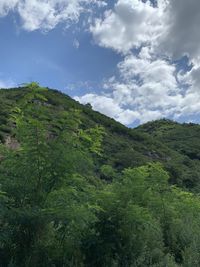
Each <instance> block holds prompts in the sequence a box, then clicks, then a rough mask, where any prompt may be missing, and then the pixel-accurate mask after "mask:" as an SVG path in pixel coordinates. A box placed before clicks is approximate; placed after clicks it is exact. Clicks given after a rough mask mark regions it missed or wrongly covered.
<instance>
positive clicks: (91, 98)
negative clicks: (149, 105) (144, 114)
mask: <svg viewBox="0 0 200 267" xmlns="http://www.w3.org/2000/svg"><path fill="white" fill-rule="evenodd" d="M75 99H76V100H77V101H79V102H80V103H82V104H87V103H90V104H91V105H92V107H93V109H94V110H97V111H99V112H101V113H103V114H105V115H107V116H109V117H111V118H114V119H116V120H118V121H120V122H121V123H124V124H127V125H128V124H131V123H132V122H133V121H135V120H136V119H137V117H138V116H139V114H138V112H135V111H132V110H129V109H126V110H125V109H123V108H121V107H120V105H119V103H117V102H116V101H115V100H114V99H113V98H112V97H111V96H105V95H97V94H86V95H84V96H81V97H75Z"/></svg>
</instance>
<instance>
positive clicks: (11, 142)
mask: <svg viewBox="0 0 200 267" xmlns="http://www.w3.org/2000/svg"><path fill="white" fill-rule="evenodd" d="M5 145H6V146H7V147H8V148H10V149H13V150H15V149H18V148H19V146H20V144H19V142H18V141H17V140H16V139H15V138H13V137H11V136H9V135H8V136H7V137H6V139H5Z"/></svg>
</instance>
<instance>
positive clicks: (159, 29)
mask: <svg viewBox="0 0 200 267" xmlns="http://www.w3.org/2000/svg"><path fill="white" fill-rule="evenodd" d="M199 25H200V1H199V0H191V1H188V0H181V1H177V0H157V5H152V2H151V1H148V0H147V1H142V0H118V1H117V2H116V4H115V6H114V9H113V10H108V11H106V12H105V13H104V16H103V17H101V18H99V19H96V20H95V23H94V24H93V25H92V26H91V27H90V31H91V33H92V34H93V37H94V39H95V41H96V43H97V44H98V45H100V46H103V47H106V48H112V49H114V50H115V51H117V52H119V53H121V54H122V55H124V60H122V62H120V63H119V64H118V70H119V77H120V78H119V77H114V78H113V77H112V79H110V81H109V82H108V83H107V84H106V85H105V88H106V90H108V88H110V94H111V95H112V98H113V99H114V101H115V102H116V103H118V105H120V107H123V108H124V109H126V108H129V109H130V110H132V111H134V112H138V113H139V117H138V119H140V121H141V122H144V121H147V120H151V119H156V118H159V117H173V118H179V117H181V116H188V115H194V114H199V113H200V46H199V43H200V35H199ZM133 48H137V49H141V51H140V53H139V56H137V53H136V52H133ZM184 55H187V56H188V58H189V61H190V62H191V63H192V64H193V67H192V69H191V71H188V72H187V71H185V70H184V67H183V66H182V70H179V72H178V71H177V69H178V68H177V66H176V65H175V63H173V60H175V59H176V60H177V59H181V58H182V57H183V56H184ZM180 66H181V65H180ZM180 66H179V68H180ZM185 72H186V73H185Z"/></svg>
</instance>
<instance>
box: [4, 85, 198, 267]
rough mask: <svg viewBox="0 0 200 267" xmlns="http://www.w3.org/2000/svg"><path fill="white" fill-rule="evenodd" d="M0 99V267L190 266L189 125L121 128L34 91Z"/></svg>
mask: <svg viewBox="0 0 200 267" xmlns="http://www.w3.org/2000/svg"><path fill="white" fill-rule="evenodd" d="M0 96H1V97H0V107H1V108H0V122H1V125H0V133H1V141H2V143H1V145H0V211H1V212H0V266H2V267H29V266H30V267H35V266H38V267H46V266H48V267H62V266H66V267H68V266H69V267H70V266H74V267H94V266H95V267H146V266H152V267H162V266H163V267H165V266H167V267H175V266H177V267H178V266H181V267H191V266H194V267H197V266H200V251H199V247H200V198H199V196H198V192H199V184H200V180H199V175H200V174H199V173H200V172H199V169H198V168H199V159H198V158H197V154H198V153H197V151H196V153H197V154H195V157H194V156H192V157H191V154H190V152H191V153H192V155H194V154H193V152H194V151H193V150H195V145H191V146H189V141H188V139H186V138H185V137H186V136H187V134H189V133H190V131H188V133H186V132H184V133H182V131H181V129H182V128H181V127H183V128H184V129H185V128H188V129H189V128H190V127H192V128H190V129H192V131H193V135H194V133H195V141H196V140H197V139H198V129H200V128H199V126H197V125H179V124H175V123H173V122H170V121H166V120H163V121H159V122H153V123H149V124H146V125H144V126H142V127H139V128H138V129H134V130H131V129H127V128H126V127H124V126H122V125H121V124H119V123H117V122H115V121H113V120H112V119H109V118H107V117H105V116H103V115H101V114H99V113H97V112H94V111H93V110H92V109H91V107H90V106H89V105H88V106H82V105H80V104H78V103H77V102H75V101H73V100H71V99H70V98H69V97H67V96H64V95H62V94H61V93H58V92H57V91H52V90H48V89H47V88H41V87H39V85H38V84H36V83H31V84H28V85H24V87H22V88H20V89H12V90H2V91H1V92H0ZM168 132H169V134H167V133H168ZM150 134H151V136H150ZM176 134H178V137H176ZM190 136H192V133H190ZM191 138H192V137H191ZM173 140H174V142H173ZM176 140H177V143H176ZM184 140H185V141H184ZM167 170H168V171H169V172H167ZM186 187H187V189H186Z"/></svg>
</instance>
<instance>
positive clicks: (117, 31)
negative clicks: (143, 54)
mask: <svg viewBox="0 0 200 267" xmlns="http://www.w3.org/2000/svg"><path fill="white" fill-rule="evenodd" d="M163 3H164V2H163V1H159V7H156V8H155V7H153V6H152V4H151V2H150V1H147V2H146V3H144V2H142V1H140V0H118V1H117V3H116V4H115V7H114V10H109V11H106V12H105V14H104V17H103V18H100V19H96V21H95V24H94V25H93V26H91V27H90V31H91V32H92V34H93V36H94V39H95V41H96V43H98V44H99V45H101V46H105V47H109V48H113V49H115V50H117V51H119V52H123V53H127V52H128V51H129V50H130V49H132V48H133V47H140V46H141V44H144V43H147V42H148V43H149V42H151V43H152V42H153V41H155V40H156V39H157V38H158V37H159V36H160V34H161V32H162V30H163V20H162V16H163V12H164V4H163Z"/></svg>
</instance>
